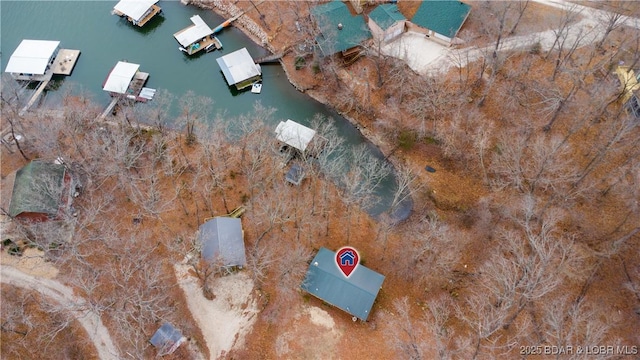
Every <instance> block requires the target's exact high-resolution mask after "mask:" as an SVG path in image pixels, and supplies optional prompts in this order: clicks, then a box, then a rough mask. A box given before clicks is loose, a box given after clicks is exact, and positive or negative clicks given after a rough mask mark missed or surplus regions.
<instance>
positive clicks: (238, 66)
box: [216, 48, 261, 85]
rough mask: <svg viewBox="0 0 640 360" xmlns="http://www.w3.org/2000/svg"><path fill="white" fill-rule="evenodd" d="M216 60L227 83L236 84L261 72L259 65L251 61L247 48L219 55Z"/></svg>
mask: <svg viewBox="0 0 640 360" xmlns="http://www.w3.org/2000/svg"><path fill="white" fill-rule="evenodd" d="M216 61H217V62H218V65H219V66H220V69H221V70H222V73H223V74H224V78H225V79H226V80H227V83H228V84H229V85H234V84H237V83H239V82H242V81H245V80H247V79H250V78H252V77H254V76H257V75H260V74H261V73H260V66H258V65H256V63H255V62H253V58H252V57H251V55H249V51H248V50H247V48H242V49H240V50H236V51H234V52H232V53H230V54H227V55H225V56H222V57H219V58H217V59H216Z"/></svg>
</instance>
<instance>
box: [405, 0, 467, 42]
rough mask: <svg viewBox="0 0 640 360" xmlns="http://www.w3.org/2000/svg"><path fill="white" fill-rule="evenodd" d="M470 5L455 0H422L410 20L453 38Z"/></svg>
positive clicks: (465, 17)
mask: <svg viewBox="0 0 640 360" xmlns="http://www.w3.org/2000/svg"><path fill="white" fill-rule="evenodd" d="M470 11H471V6H469V5H467V4H465V3H463V2H460V1H455V0H423V1H422V4H420V7H419V8H418V10H417V11H416V13H415V15H413V18H412V19H411V22H412V23H414V24H416V25H418V26H420V27H423V28H426V29H430V30H433V31H435V32H437V33H438V34H442V35H444V36H446V37H449V38H453V37H455V36H456V34H457V33H458V30H460V28H461V27H462V24H463V23H464V21H465V20H466V19H467V16H468V15H469V12H470Z"/></svg>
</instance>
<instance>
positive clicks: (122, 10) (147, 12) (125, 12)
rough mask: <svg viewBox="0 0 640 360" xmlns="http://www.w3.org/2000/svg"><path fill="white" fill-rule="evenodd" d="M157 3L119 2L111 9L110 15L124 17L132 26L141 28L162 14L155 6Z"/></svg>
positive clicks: (127, 0)
mask: <svg viewBox="0 0 640 360" xmlns="http://www.w3.org/2000/svg"><path fill="white" fill-rule="evenodd" d="M157 2H158V0H121V1H120V2H119V3H117V4H116V6H114V7H113V11H112V14H114V15H118V16H120V17H126V18H127V20H128V21H129V22H130V23H132V24H133V25H136V26H140V27H142V26H144V24H146V23H147V22H149V20H151V19H152V18H153V17H154V16H155V15H157V14H159V13H160V12H162V9H161V8H160V6H158V5H156V3H157Z"/></svg>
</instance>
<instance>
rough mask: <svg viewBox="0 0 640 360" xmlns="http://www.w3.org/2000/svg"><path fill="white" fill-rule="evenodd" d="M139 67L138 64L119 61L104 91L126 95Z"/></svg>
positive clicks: (105, 84) (106, 82) (108, 78)
mask: <svg viewBox="0 0 640 360" xmlns="http://www.w3.org/2000/svg"><path fill="white" fill-rule="evenodd" d="M139 67H140V65H138V64H132V63H128V62H124V61H118V63H117V64H116V66H114V67H113V69H112V70H111V72H110V73H109V76H108V77H107V81H105V83H104V87H103V88H102V90H105V91H109V92H114V93H118V94H124V93H126V92H127V89H128V88H129V84H130V83H131V79H133V77H134V76H135V74H136V72H137V71H138V68H139Z"/></svg>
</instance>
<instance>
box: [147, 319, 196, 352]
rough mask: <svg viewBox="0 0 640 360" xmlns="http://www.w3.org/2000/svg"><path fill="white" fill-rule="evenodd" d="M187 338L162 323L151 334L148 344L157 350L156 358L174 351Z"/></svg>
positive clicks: (167, 324) (168, 324) (172, 327)
mask: <svg viewBox="0 0 640 360" xmlns="http://www.w3.org/2000/svg"><path fill="white" fill-rule="evenodd" d="M185 341H187V338H185V337H184V336H182V333H181V332H180V330H178V329H176V328H175V327H174V326H173V325H171V324H170V323H167V322H166V323H164V324H162V326H161V327H160V328H159V329H158V330H157V331H156V332H155V333H154V334H153V336H152V337H151V339H150V340H149V342H150V343H151V345H153V346H155V347H156V348H157V349H158V356H164V355H169V354H171V353H173V352H174V351H176V349H177V348H178V347H180V345H182V343H183V342H185Z"/></svg>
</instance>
